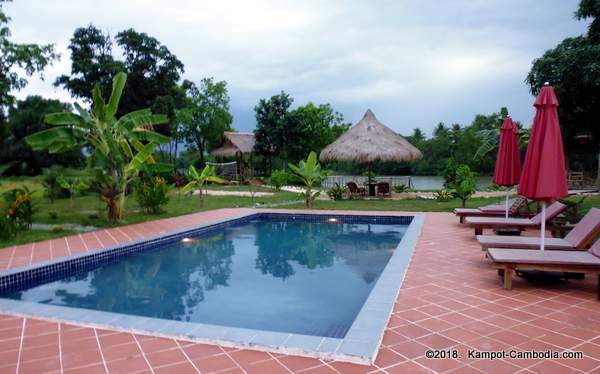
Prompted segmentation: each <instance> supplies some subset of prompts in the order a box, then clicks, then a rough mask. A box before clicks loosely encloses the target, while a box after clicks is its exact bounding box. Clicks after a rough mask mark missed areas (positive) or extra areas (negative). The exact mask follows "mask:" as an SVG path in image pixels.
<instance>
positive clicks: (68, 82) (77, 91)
mask: <svg viewBox="0 0 600 374" xmlns="http://www.w3.org/2000/svg"><path fill="white" fill-rule="evenodd" d="M69 50H70V51H71V74H70V75H61V76H59V77H58V78H56V80H55V81H54V85H55V86H62V87H64V88H65V89H67V90H68V91H69V92H70V93H71V95H73V96H75V97H78V98H81V99H84V100H86V101H88V102H91V101H92V91H93V90H94V86H95V85H98V87H99V88H100V92H101V93H102V95H103V96H107V95H108V94H110V90H111V84H112V78H113V77H114V76H115V75H116V74H117V73H118V72H121V71H125V70H126V68H125V66H124V64H123V62H121V61H118V60H116V59H115V58H114V57H113V42H112V39H111V37H110V35H108V34H104V33H103V32H102V31H101V30H100V29H98V28H96V27H95V26H94V25H91V24H90V25H89V26H87V27H80V28H78V29H76V30H75V32H74V33H73V37H72V38H71V42H70V43H69Z"/></svg>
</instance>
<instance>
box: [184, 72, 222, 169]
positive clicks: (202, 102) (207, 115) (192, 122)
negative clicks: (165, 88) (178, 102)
mask: <svg viewBox="0 0 600 374" xmlns="http://www.w3.org/2000/svg"><path fill="white" fill-rule="evenodd" d="M187 86H188V90H187V91H188V97H187V105H186V106H185V108H184V109H182V110H181V111H180V112H179V115H178V120H179V121H180V126H181V134H182V137H183V139H185V140H186V141H187V142H188V144H191V145H193V146H194V147H195V148H196V149H197V151H198V153H199V156H200V162H201V163H204V156H205V154H206V153H207V152H209V151H210V150H211V149H213V148H214V147H216V146H218V145H219V143H220V141H221V139H222V138H223V132H225V131H230V130H231V123H232V122H233V116H232V115H231V113H229V94H228V92H227V82H225V81H220V82H215V81H214V80H213V78H204V79H202V81H201V82H200V87H197V86H196V85H194V84H189V83H187Z"/></svg>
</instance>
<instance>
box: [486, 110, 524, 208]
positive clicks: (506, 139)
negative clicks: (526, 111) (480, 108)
mask: <svg viewBox="0 0 600 374" xmlns="http://www.w3.org/2000/svg"><path fill="white" fill-rule="evenodd" d="M518 137H519V129H518V128H517V126H515V124H514V123H513V121H512V119H511V118H510V117H508V116H507V117H506V118H504V122H503V123H502V127H500V143H499V145H498V156H497V157H496V166H495V167H494V178H493V180H494V183H495V184H497V185H498V186H505V187H511V186H514V185H516V184H519V179H520V177H521V156H520V155H519V140H518ZM508 193H509V192H508V190H507V191H506V198H505V201H504V208H505V213H506V218H508Z"/></svg>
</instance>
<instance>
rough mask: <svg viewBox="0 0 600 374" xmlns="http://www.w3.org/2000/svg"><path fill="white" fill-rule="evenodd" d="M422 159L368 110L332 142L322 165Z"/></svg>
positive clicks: (325, 153) (421, 155)
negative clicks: (324, 163)
mask: <svg viewBox="0 0 600 374" xmlns="http://www.w3.org/2000/svg"><path fill="white" fill-rule="evenodd" d="M422 157H423V154H422V153H421V151H419V150H418V149H417V148H416V147H415V146H414V145H412V144H410V143H409V142H408V141H407V140H406V139H404V138H403V137H402V136H400V135H398V134H397V133H395V132H394V131H393V130H391V129H389V128H388V127H386V126H385V125H383V124H382V123H381V122H379V121H378V120H377V118H375V115H374V114H373V112H372V111H371V109H369V110H367V112H366V113H365V115H364V117H363V118H362V119H361V120H360V121H359V122H358V123H357V124H356V125H354V126H352V127H351V128H350V130H348V131H347V132H346V133H344V134H343V135H342V136H340V137H339V138H338V139H337V140H336V141H335V142H333V143H331V144H329V145H328V146H327V147H325V149H323V150H322V151H321V154H320V155H319V159H320V160H321V161H333V160H337V161H352V162H358V163H370V162H373V161H378V160H380V161H396V162H401V161H416V160H419V159H421V158H422Z"/></svg>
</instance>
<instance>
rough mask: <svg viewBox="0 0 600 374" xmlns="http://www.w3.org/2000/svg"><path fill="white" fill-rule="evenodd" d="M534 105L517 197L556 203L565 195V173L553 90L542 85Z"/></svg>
mask: <svg viewBox="0 0 600 374" xmlns="http://www.w3.org/2000/svg"><path fill="white" fill-rule="evenodd" d="M533 106H535V107H536V113H535V118H534V120H533V126H532V129H531V136H530V138H529V145H528V146H527V153H526V155H525V163H524V164H523V171H522V173H521V183H520V184H519V194H521V195H523V196H525V197H527V198H529V199H532V200H543V201H551V200H556V199H559V198H561V197H563V196H565V195H566V194H567V173H566V171H565V156H564V154H563V143H562V136H561V134H560V125H559V123H558V110H557V108H558V99H557V98H556V94H555V93H554V88H553V87H552V86H549V85H545V86H544V87H543V88H542V90H541V91H540V94H539V95H538V97H537V99H536V100H535V103H534V104H533Z"/></svg>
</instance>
